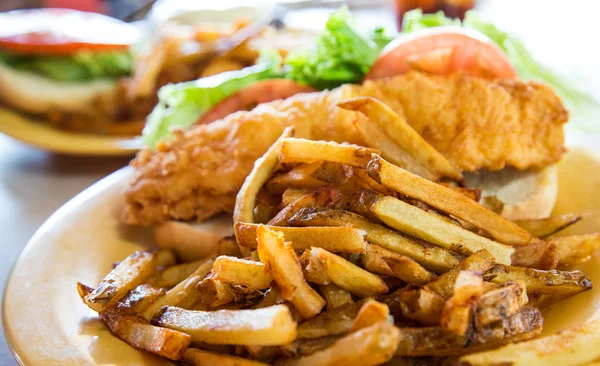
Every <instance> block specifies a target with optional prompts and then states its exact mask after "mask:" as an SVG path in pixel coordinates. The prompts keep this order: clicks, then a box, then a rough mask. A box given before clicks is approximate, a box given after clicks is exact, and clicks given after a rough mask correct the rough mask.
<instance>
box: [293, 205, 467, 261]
mask: <svg viewBox="0 0 600 366" xmlns="http://www.w3.org/2000/svg"><path fill="white" fill-rule="evenodd" d="M289 222H290V224H291V225H293V226H353V227H356V228H359V229H361V230H363V231H364V232H365V233H366V234H365V239H366V240H367V241H368V242H370V243H373V244H376V245H379V246H381V247H383V248H386V249H388V250H391V251H393V252H396V253H399V254H403V255H406V256H408V257H411V258H413V259H414V260H415V261H416V262H417V263H419V264H420V265H422V266H423V267H425V268H427V269H429V270H432V271H434V272H437V273H444V272H446V271H449V270H450V269H452V268H453V267H454V266H456V265H457V264H458V263H460V259H459V258H460V256H458V255H456V254H453V253H451V252H449V251H448V250H446V249H444V248H440V247H438V246H436V245H432V244H429V243H426V242H423V241H419V240H416V239H413V238H410V237H407V236H404V235H402V234H400V233H398V232H396V231H393V230H390V229H387V228H385V227H383V226H381V225H377V224H374V223H372V222H370V221H369V220H367V219H366V218H364V217H362V216H360V215H357V214H355V213H352V212H348V211H343V210H331V209H329V210H318V211H314V210H310V209H303V210H300V211H298V212H297V213H296V214H295V215H294V216H292V218H291V219H290V220H289Z"/></svg>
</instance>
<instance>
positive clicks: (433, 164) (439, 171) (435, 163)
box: [338, 97, 463, 181]
mask: <svg viewBox="0 0 600 366" xmlns="http://www.w3.org/2000/svg"><path fill="white" fill-rule="evenodd" d="M338 107H342V108H344V109H349V110H354V111H358V112H361V113H362V114H364V115H365V116H367V117H368V118H369V120H371V121H373V122H375V123H377V124H378V125H379V127H380V128H382V129H383V130H384V131H385V133H386V134H387V135H388V136H389V137H390V138H391V139H392V140H393V141H394V142H395V143H396V144H397V145H398V146H400V147H402V148H403V149H404V150H405V151H407V152H408V153H409V154H410V155H411V156H412V157H413V158H414V159H415V160H417V161H418V162H419V163H420V164H421V165H423V166H425V167H427V168H428V169H429V170H430V171H432V172H433V173H434V174H436V175H438V176H439V177H447V178H451V179H453V180H456V181H462V180H463V177H462V174H461V172H460V170H458V169H457V168H456V167H455V166H454V165H452V163H450V162H449V161H448V159H446V158H445V157H444V156H443V155H442V154H441V153H439V152H438V151H437V150H436V149H435V148H434V147H433V146H431V145H430V144H429V143H428V142H427V141H425V139H423V137H421V135H419V134H418V133H417V131H415V130H414V129H413V128H412V127H411V126H410V125H409V124H408V123H407V122H406V121H405V120H404V118H402V117H401V116H399V115H398V113H396V112H394V110H393V109H391V108H390V107H388V106H387V105H385V104H383V103H382V102H381V101H379V100H377V99H375V98H372V97H357V98H353V99H350V100H346V101H342V102H340V103H338Z"/></svg>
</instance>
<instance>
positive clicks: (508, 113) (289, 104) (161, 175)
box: [122, 72, 568, 224]
mask: <svg viewBox="0 0 600 366" xmlns="http://www.w3.org/2000/svg"><path fill="white" fill-rule="evenodd" d="M356 96H371V97H375V98H377V99H379V100H381V101H383V102H384V103H386V104H388V105H389V106H390V107H391V108H392V109H394V110H395V111H396V112H398V113H400V114H401V115H404V116H405V118H406V120H407V122H408V123H409V124H410V125H411V126H412V127H413V128H414V129H415V130H416V131H417V132H418V133H420V134H421V135H422V136H423V137H424V138H425V140H427V141H428V142H429V143H430V144H431V145H433V147H435V148H436V149H437V150H439V151H440V152H441V153H442V154H443V155H444V156H446V157H447V158H448V159H449V160H450V162H452V163H453V164H455V165H456V166H457V167H458V168H460V169H461V170H463V171H476V170H479V169H488V170H499V169H502V168H503V167H505V166H507V165H508V166H514V167H516V168H518V169H527V168H534V167H535V168H537V167H543V166H546V165H549V164H552V163H554V162H556V161H558V160H559V159H560V156H561V155H562V153H563V152H564V137H563V128H562V124H563V123H565V122H566V121H567V119H568V113H567V111H566V109H565V108H564V106H563V104H562V102H561V100H560V99H559V97H558V96H557V95H556V94H555V93H554V91H553V90H552V89H551V88H550V87H548V86H546V85H543V84H539V83H534V82H530V83H524V82H521V81H515V80H487V79H482V78H477V77H471V76H466V75H462V74H454V75H451V76H436V75H429V74H423V73H418V72H411V73H408V74H405V75H401V76H397V77H394V78H391V79H385V80H376V81H367V82H365V83H364V84H363V85H345V86H342V87H340V88H337V89H334V90H332V91H323V92H317V93H308V94H299V95H296V96H293V97H291V98H288V99H286V100H280V101H275V102H271V103H266V104H262V105H259V106H258V107H256V108H255V109H253V110H252V111H241V112H236V113H234V114H231V115H229V116H227V117H226V118H224V119H222V120H218V121H215V122H213V123H210V124H207V125H200V126H196V127H194V128H192V129H190V130H188V131H186V132H183V131H178V132H176V133H175V137H174V139H173V141H171V142H169V143H166V144H162V145H160V146H158V147H157V149H156V150H155V151H151V150H144V151H141V152H140V153H139V154H138V156H137V157H136V158H135V160H134V161H133V162H132V163H131V165H132V166H133V168H134V170H135V174H134V177H133V179H132V181H131V183H130V186H129V188H128V190H127V192H126V197H127V205H126V207H125V209H124V211H123V216H122V218H123V221H125V222H127V223H130V224H152V223H157V222H163V221H166V220H169V219H179V220H194V219H195V220H199V221H201V220H205V219H206V218H208V217H210V216H213V215H215V214H218V213H220V212H231V210H232V209H233V206H234V201H235V195H236V193H237V191H238V190H239V188H240V187H241V185H242V183H243V181H244V179H245V177H246V175H247V174H248V173H249V172H250V170H251V169H252V166H253V163H254V161H255V160H256V159H257V158H258V157H260V156H261V155H262V154H263V153H264V152H265V151H266V150H267V149H268V147H269V146H270V145H271V144H272V143H273V142H274V141H275V140H276V139H277V137H278V136H279V135H280V134H281V132H282V131H283V129H284V127H285V126H288V125H294V126H295V127H296V136H297V137H303V138H309V139H314V140H332V141H337V142H344V141H347V142H351V143H356V144H362V143H363V141H362V140H361V138H360V135H359V134H358V132H357V131H356V130H355V128H354V126H353V121H354V120H355V119H357V118H365V117H363V116H362V115H360V114H358V113H355V112H352V111H346V110H342V109H341V108H337V107H336V103H337V102H338V101H341V100H344V99H347V98H352V97H356Z"/></svg>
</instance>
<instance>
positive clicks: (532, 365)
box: [460, 320, 600, 366]
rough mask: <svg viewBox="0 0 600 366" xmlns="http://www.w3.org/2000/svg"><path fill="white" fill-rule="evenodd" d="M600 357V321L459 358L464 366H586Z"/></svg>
mask: <svg viewBox="0 0 600 366" xmlns="http://www.w3.org/2000/svg"><path fill="white" fill-rule="evenodd" d="M599 356H600V321H598V320H595V321H591V322H589V323H585V324H583V325H582V326H580V327H578V328H573V329H570V330H566V331H562V332H560V333H558V334H555V335H551V336H548V337H542V338H539V339H534V340H531V341H527V342H522V343H518V344H509V345H507V346H504V347H502V348H499V349H495V350H492V351H487V352H481V353H475V354H472V355H467V356H463V357H461V358H460V364H461V365H465V366H466V365H469V366H478V365H482V366H483V365H514V366H519V365H527V366H542V365H573V366H575V365H584V364H586V363H588V362H591V361H593V360H595V359H597V358H598V357H599Z"/></svg>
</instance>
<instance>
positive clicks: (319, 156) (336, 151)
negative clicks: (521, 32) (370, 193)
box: [279, 138, 377, 169]
mask: <svg viewBox="0 0 600 366" xmlns="http://www.w3.org/2000/svg"><path fill="white" fill-rule="evenodd" d="M373 153H377V150H375V149H370V148H367V147H363V146H358V145H342V144H338V143H336V142H325V141H312V140H305V139H295V138H286V139H284V140H283V144H282V146H281V153H280V154H279V160H280V161H281V162H282V163H310V162H314V161H320V160H324V161H331V162H334V163H341V164H346V165H349V166H353V167H356V168H363V169H364V168H366V167H367V164H368V163H369V160H370V159H371V154H373Z"/></svg>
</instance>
